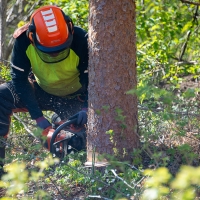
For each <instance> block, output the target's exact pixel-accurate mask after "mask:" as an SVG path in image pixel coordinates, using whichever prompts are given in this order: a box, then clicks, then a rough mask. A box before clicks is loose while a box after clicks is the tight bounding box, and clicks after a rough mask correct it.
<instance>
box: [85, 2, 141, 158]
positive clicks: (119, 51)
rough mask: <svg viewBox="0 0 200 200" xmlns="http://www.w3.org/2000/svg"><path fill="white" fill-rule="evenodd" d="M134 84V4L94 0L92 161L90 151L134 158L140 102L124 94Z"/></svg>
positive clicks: (90, 117) (91, 20) (90, 113)
mask: <svg viewBox="0 0 200 200" xmlns="http://www.w3.org/2000/svg"><path fill="white" fill-rule="evenodd" d="M136 84H137V82H136V37H135V2H134V1H133V0H101V1H96V0H90V16H89V101H88V103H89V111H88V134H87V140H88V141H87V142H88V147H87V148H88V149H87V150H88V156H87V157H88V162H90V161H92V152H95V155H96V156H97V155H99V154H110V155H114V156H115V157H117V158H118V159H119V160H121V161H122V160H127V161H128V160H129V161H130V160H131V159H132V157H131V152H133V150H134V148H137V147H138V146H139V138H138V136H137V98H136V96H132V95H127V94H126V92H127V91H128V90H130V89H133V88H135V87H136ZM93 155H94V154H93Z"/></svg>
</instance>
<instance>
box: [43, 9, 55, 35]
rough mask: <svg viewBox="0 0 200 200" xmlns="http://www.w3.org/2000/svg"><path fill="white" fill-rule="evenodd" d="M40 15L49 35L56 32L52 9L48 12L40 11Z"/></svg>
mask: <svg viewBox="0 0 200 200" xmlns="http://www.w3.org/2000/svg"><path fill="white" fill-rule="evenodd" d="M41 14H42V17H43V19H44V22H45V25H46V27H47V30H48V32H49V33H51V32H55V31H57V30H58V27H57V24H56V20H55V16H54V13H53V11H52V9H51V8H50V9H49V10H46V11H41Z"/></svg>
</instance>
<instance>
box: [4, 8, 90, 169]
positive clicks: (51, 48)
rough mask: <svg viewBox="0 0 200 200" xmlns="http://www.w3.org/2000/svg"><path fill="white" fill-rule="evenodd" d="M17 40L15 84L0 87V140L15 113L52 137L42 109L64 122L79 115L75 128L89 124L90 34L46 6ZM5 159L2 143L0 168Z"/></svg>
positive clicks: (18, 33) (19, 31) (16, 35)
mask: <svg viewBox="0 0 200 200" xmlns="http://www.w3.org/2000/svg"><path fill="white" fill-rule="evenodd" d="M13 37H14V38H15V42H14V46H13V50H12V55H11V63H12V66H11V76H12V80H11V81H9V82H7V83H4V84H2V85H0V137H1V138H2V139H5V138H6V137H7V134H8V132H9V125H10V116H11V115H12V113H13V112H21V111H28V112H29V113H30V116H31V118H32V119H33V120H35V122H36V124H37V126H38V127H40V128H41V129H43V130H44V131H43V132H48V131H46V130H47V129H48V128H49V127H50V126H51V124H50V122H49V121H48V120H47V119H46V118H45V117H44V116H43V113H42V111H43V110H51V111H54V112H55V113H57V114H58V115H59V116H60V117H61V118H62V119H67V118H68V117H69V116H72V115H76V116H77V117H78V118H77V119H78V120H77V123H78V124H79V125H82V124H85V123H86V122H87V113H86V112H87V86H88V74H87V68H88V45H87V33H86V31H84V30H83V29H82V28H80V27H77V26H74V25H73V22H72V20H71V19H70V17H68V16H67V15H66V14H65V13H64V12H63V11H62V10H61V9H60V8H59V7H56V6H43V7H41V8H39V9H37V10H36V11H35V12H34V13H33V14H32V16H31V18H30V22H29V23H28V24H26V25H24V26H23V27H21V28H19V29H17V30H16V31H15V32H14V34H13ZM30 72H31V75H30ZM41 135H42V133H41ZM4 158H5V145H4V144H3V145H1V146H0V161H1V162H0V167H3V160H2V159H4ZM0 170H1V171H2V168H1V169H0Z"/></svg>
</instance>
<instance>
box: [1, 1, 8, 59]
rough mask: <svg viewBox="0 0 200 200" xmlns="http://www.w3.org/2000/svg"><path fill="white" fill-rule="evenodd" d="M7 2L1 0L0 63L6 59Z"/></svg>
mask: <svg viewBox="0 0 200 200" xmlns="http://www.w3.org/2000/svg"><path fill="white" fill-rule="evenodd" d="M6 8H7V0H0V61H3V59H4V52H5V46H6V44H5V39H6V38H5V33H6Z"/></svg>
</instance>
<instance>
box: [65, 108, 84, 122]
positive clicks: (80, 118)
mask: <svg viewBox="0 0 200 200" xmlns="http://www.w3.org/2000/svg"><path fill="white" fill-rule="evenodd" d="M76 118H77V121H76V123H77V125H83V124H86V123H87V110H82V111H79V112H78V113H76V114H75V115H73V116H72V117H70V118H69V120H72V119H76Z"/></svg>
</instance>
